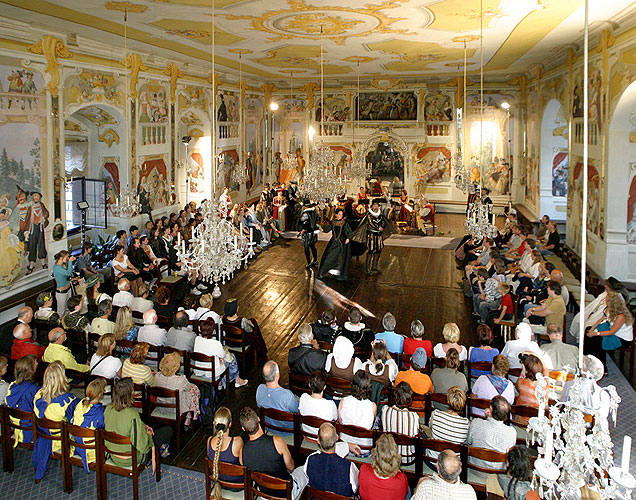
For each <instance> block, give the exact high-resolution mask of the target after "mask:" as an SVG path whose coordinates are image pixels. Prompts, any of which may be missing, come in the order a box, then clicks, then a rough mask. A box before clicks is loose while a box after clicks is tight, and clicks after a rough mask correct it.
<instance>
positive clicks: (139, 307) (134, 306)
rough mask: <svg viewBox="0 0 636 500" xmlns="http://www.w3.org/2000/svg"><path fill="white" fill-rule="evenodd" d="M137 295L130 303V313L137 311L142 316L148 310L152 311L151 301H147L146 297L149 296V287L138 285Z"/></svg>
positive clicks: (144, 284)
mask: <svg viewBox="0 0 636 500" xmlns="http://www.w3.org/2000/svg"><path fill="white" fill-rule="evenodd" d="M137 293H138V294H139V296H137V297H133V299H132V302H131V303H130V309H131V310H132V311H137V312H140V313H142V314H143V313H145V312H146V311H147V310H148V309H152V308H153V307H154V304H153V302H152V300H150V299H148V296H149V295H150V287H149V286H148V285H147V284H146V283H142V284H141V285H139V288H137Z"/></svg>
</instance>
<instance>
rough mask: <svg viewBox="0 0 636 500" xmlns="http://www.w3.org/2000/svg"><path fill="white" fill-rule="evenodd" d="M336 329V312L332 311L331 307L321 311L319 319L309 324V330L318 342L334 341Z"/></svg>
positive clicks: (336, 334)
mask: <svg viewBox="0 0 636 500" xmlns="http://www.w3.org/2000/svg"><path fill="white" fill-rule="evenodd" d="M338 330H339V329H338V323H336V313H335V312H333V309H327V310H326V311H325V312H323V313H322V317H321V319H319V320H318V321H316V322H315V323H312V325H311V331H312V333H313V334H314V338H315V339H316V340H317V341H318V342H329V343H332V344H333V343H335V339H336V337H337V336H338V333H339V332H338Z"/></svg>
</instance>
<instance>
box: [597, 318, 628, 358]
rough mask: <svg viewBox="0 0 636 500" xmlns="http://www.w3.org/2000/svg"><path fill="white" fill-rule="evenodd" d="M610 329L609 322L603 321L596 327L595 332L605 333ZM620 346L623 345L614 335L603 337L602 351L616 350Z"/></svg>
mask: <svg viewBox="0 0 636 500" xmlns="http://www.w3.org/2000/svg"><path fill="white" fill-rule="evenodd" d="M610 328H612V325H610V323H609V321H603V322H602V323H601V324H599V325H598V326H597V327H596V331H597V332H606V331H607V330H609V329H610ZM622 345H623V343H622V342H621V339H619V338H618V337H617V336H616V335H606V336H604V337H603V350H604V351H614V350H616V349H618V348H619V347H620V346H622Z"/></svg>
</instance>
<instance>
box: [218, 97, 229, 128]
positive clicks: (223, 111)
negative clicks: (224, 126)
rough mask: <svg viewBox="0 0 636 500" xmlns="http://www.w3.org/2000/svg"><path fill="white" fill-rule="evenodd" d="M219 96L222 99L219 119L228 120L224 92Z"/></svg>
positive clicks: (221, 120)
mask: <svg viewBox="0 0 636 500" xmlns="http://www.w3.org/2000/svg"><path fill="white" fill-rule="evenodd" d="M219 98H220V99H221V102H220V104H219V111H218V113H217V120H218V121H220V122H226V121H227V106H226V105H225V97H224V96H223V94H221V95H220V96H219Z"/></svg>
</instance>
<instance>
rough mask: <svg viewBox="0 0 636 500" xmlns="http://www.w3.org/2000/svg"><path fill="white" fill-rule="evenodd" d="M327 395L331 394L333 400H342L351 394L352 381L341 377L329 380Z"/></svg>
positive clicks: (326, 387)
mask: <svg viewBox="0 0 636 500" xmlns="http://www.w3.org/2000/svg"><path fill="white" fill-rule="evenodd" d="M325 393H326V394H329V396H331V398H332V399H342V398H344V397H345V396H349V395H350V394H351V380H347V379H346V378H340V377H329V378H327V385H326V386H325Z"/></svg>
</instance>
